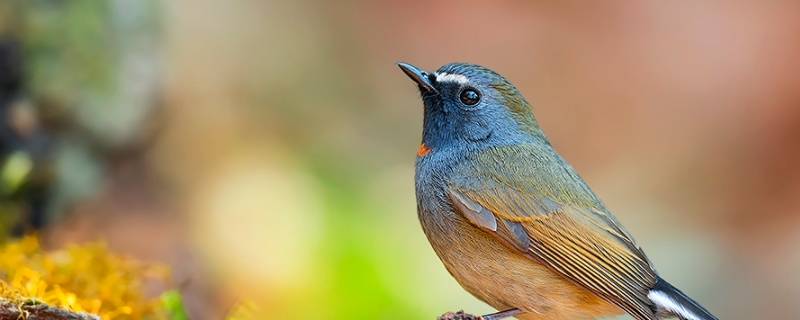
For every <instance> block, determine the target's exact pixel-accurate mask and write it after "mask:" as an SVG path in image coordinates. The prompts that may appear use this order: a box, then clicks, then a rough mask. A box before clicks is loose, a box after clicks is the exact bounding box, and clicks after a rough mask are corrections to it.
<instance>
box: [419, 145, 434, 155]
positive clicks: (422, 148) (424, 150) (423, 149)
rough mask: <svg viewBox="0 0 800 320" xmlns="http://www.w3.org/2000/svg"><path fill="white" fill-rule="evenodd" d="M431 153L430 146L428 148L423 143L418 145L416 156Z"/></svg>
mask: <svg viewBox="0 0 800 320" xmlns="http://www.w3.org/2000/svg"><path fill="white" fill-rule="evenodd" d="M429 153H431V148H428V146H426V145H425V144H424V143H421V144H420V145H419V150H417V157H420V158H422V157H424V156H427V155H428V154H429Z"/></svg>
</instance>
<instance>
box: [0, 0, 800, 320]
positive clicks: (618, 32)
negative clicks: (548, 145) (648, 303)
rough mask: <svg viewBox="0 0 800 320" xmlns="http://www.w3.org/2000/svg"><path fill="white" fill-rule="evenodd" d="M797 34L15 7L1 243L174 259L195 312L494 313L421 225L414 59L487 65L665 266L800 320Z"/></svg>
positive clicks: (403, 6)
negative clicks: (248, 305) (448, 266)
mask: <svg viewBox="0 0 800 320" xmlns="http://www.w3.org/2000/svg"><path fill="white" fill-rule="evenodd" d="M798 35H800V3H798V2H793V1H763V2H756V1H700V2H662V1H639V2H623V1H604V2H583V1H559V2H555V1H463V2H462V1H441V2H431V1H366V0H350V1H338V2H334V1H321V0H301V1H261V0H239V1H206V0H200V1H198V0H170V1H158V0H109V1H90V0H68V1H44V0H27V1H22V0H10V1H4V2H3V3H2V4H0V39H2V40H0V108H2V109H0V110H1V111H2V116H0V117H1V118H0V119H2V123H0V152H2V154H0V156H1V157H2V158H0V161H1V162H0V164H1V165H0V168H2V169H0V172H2V174H1V175H0V176H1V177H2V188H0V189H1V190H0V191H2V202H0V218H1V219H0V221H2V223H0V224H2V225H3V226H4V227H3V230H4V231H3V232H2V234H3V235H4V238H9V237H15V236H19V235H21V234H24V233H27V232H31V231H37V232H38V233H39V234H40V235H41V236H42V237H43V239H44V240H43V241H44V244H45V245H46V246H48V247H50V248H59V247H62V246H64V245H65V244H68V243H75V242H85V241H95V240H102V241H104V242H106V243H108V245H109V246H110V247H111V248H112V249H113V250H114V251H116V252H119V253H122V254H125V255H129V256H133V257H136V258H139V259H142V260H146V261H157V262H160V263H165V264H167V265H168V266H169V267H170V268H172V270H173V272H174V273H175V277H176V278H177V280H178V281H179V283H180V288H179V289H180V291H181V292H182V293H183V295H184V297H185V299H186V304H187V307H188V309H189V313H190V315H191V316H192V318H193V319H219V318H222V317H223V316H224V315H225V314H226V312H228V310H229V309H230V308H231V306H232V305H234V304H236V303H237V301H242V300H247V301H252V302H253V303H255V304H257V305H259V306H261V307H262V308H263V310H268V312H269V313H270V315H272V316H274V318H278V319H433V317H434V316H436V315H438V314H440V313H442V312H444V311H448V310H458V309H465V310H468V311H471V312H474V313H482V312H489V311H490V308H489V307H487V306H486V305H484V304H482V303H480V302H478V301H477V300H476V299H474V298H472V297H470V296H469V295H468V294H467V293H465V292H464V291H463V290H461V289H460V288H459V287H458V285H457V284H456V283H455V281H454V280H453V279H451V278H450V276H449V275H448V274H447V272H446V271H445V270H444V268H443V267H442V266H441V264H440V263H439V261H438V260H437V258H436V257H435V255H434V253H433V251H432V250H431V249H430V247H429V245H428V244H427V241H426V239H425V237H424V235H423V233H422V231H421V229H420V228H419V225H418V222H417V217H416V209H415V202H414V191H413V190H414V189H413V170H414V169H413V162H414V153H415V151H416V148H417V145H418V143H419V139H420V131H421V105H420V102H419V98H418V93H417V91H416V88H415V87H414V85H412V84H411V83H410V82H409V81H408V79H407V78H406V77H405V76H404V75H403V74H402V73H400V72H399V71H398V70H397V68H396V67H395V65H394V63H395V62H397V61H400V60H402V61H408V62H411V63H414V64H417V65H418V66H421V67H424V68H427V69H435V68H438V66H440V65H442V64H444V63H447V62H451V61H469V62H474V63H479V64H483V65H486V66H489V67H491V68H493V69H495V70H497V71H499V72H500V73H502V74H504V75H506V76H507V77H508V78H509V79H511V81H513V82H514V83H515V84H516V85H517V86H518V87H519V88H520V89H521V91H522V92H523V93H524V94H525V95H526V96H527V97H528V99H529V100H530V101H531V102H532V103H533V104H534V107H535V108H536V111H537V116H538V118H539V120H540V122H541V124H542V126H543V127H544V129H545V131H546V132H547V134H548V135H549V136H550V138H551V140H552V142H553V144H554V145H555V146H556V148H557V149H558V150H559V151H560V152H561V153H562V154H563V155H564V156H565V157H566V158H567V159H568V160H569V161H571V163H572V164H573V165H574V166H575V167H576V168H577V169H578V170H579V171H580V172H581V173H582V175H583V176H584V178H585V179H586V180H588V182H589V183H590V185H592V186H593V188H594V190H595V191H596V192H597V193H598V194H599V195H600V196H601V197H602V198H603V199H605V201H606V202H607V204H608V206H609V207H610V208H612V209H613V210H614V211H615V212H616V214H617V216H618V217H619V218H620V220H622V221H623V222H624V223H625V224H626V226H627V227H628V229H630V230H631V232H632V233H633V234H634V235H636V237H637V240H638V241H639V242H640V243H641V244H642V245H643V247H644V248H645V249H646V250H647V252H648V253H649V255H650V257H651V259H652V260H653V261H654V262H655V264H656V265H657V266H658V269H659V271H660V272H661V273H662V275H663V276H664V277H666V278H668V279H670V280H671V281H672V282H673V283H674V284H676V285H677V286H679V287H681V288H683V289H684V291H686V292H687V293H690V294H691V295H692V296H694V297H695V298H697V299H698V300H699V301H702V302H703V303H704V304H705V305H706V306H707V307H708V308H709V309H711V310H713V311H715V313H717V315H718V316H720V318H722V319H797V318H799V317H800V305H798V304H797V301H800V276H798V274H797V272H798V270H800V169H798V165H799V164H800V63H798V61H800V41H798ZM626 319H627V318H626Z"/></svg>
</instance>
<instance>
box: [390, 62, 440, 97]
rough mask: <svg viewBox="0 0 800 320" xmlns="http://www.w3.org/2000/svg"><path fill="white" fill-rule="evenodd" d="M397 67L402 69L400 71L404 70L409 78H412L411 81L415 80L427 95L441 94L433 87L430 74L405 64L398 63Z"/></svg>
mask: <svg viewBox="0 0 800 320" xmlns="http://www.w3.org/2000/svg"><path fill="white" fill-rule="evenodd" d="M397 66H398V67H400V70H403V72H404V73H405V74H406V75H407V76H408V77H409V78H411V80H414V82H416V83H417V84H418V85H419V87H420V90H423V91H424V92H427V93H434V94H439V91H436V88H434V87H433V83H432V82H431V79H430V74H428V73H427V72H425V71H423V70H422V69H420V68H417V67H415V66H413V65H411V64H408V63H404V62H400V63H398V64H397Z"/></svg>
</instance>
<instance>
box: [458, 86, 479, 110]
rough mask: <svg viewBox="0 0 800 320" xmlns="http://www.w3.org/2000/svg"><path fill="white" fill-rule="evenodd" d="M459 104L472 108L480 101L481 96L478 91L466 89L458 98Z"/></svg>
mask: <svg viewBox="0 0 800 320" xmlns="http://www.w3.org/2000/svg"><path fill="white" fill-rule="evenodd" d="M459 98H460V99H461V102H462V103H464V104H465V105H468V106H474V105H476V104H478V102H480V101H481V94H480V93H478V90H475V89H473V88H466V89H464V90H463V91H461V95H460V96H459Z"/></svg>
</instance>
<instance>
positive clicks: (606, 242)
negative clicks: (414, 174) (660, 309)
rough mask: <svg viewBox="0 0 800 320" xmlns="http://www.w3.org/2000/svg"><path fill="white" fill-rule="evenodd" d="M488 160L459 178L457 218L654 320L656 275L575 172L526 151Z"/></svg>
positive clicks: (471, 164) (454, 192) (453, 194)
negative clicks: (651, 292) (652, 294)
mask: <svg viewBox="0 0 800 320" xmlns="http://www.w3.org/2000/svg"><path fill="white" fill-rule="evenodd" d="M488 152H493V153H491V154H481V155H477V156H476V157H475V158H474V159H472V160H473V161H467V162H466V164H464V165H461V166H459V167H457V168H456V170H455V171H454V172H455V177H454V179H452V180H451V183H450V184H449V186H448V196H449V197H450V199H451V201H452V204H453V207H454V208H455V210H456V211H457V212H459V213H461V214H462V215H464V216H465V217H466V218H467V219H468V220H469V221H470V222H472V223H473V224H475V225H476V226H478V227H480V228H482V229H484V230H486V231H488V232H490V233H493V234H494V235H496V236H498V237H499V238H501V239H503V240H504V241H505V242H506V243H507V244H509V245H510V246H512V247H514V248H516V249H518V250H519V251H520V252H521V253H523V254H525V255H528V256H530V257H531V258H533V259H535V260H538V261H539V262H541V263H543V264H545V265H547V266H548V267H549V268H551V269H552V270H553V271H555V272H557V273H559V274H561V275H563V276H565V277H567V278H568V279H570V280H572V281H573V282H575V283H577V284H579V285H581V286H583V287H585V288H587V289H589V290H590V291H592V292H594V293H596V294H598V295H599V296H601V297H603V298H604V299H606V300H607V301H610V302H611V303H614V304H616V305H618V306H619V307H620V308H622V309H624V310H626V311H628V313H630V314H631V315H633V316H635V317H636V318H637V319H641V320H650V319H655V315H654V314H653V309H652V302H651V301H650V300H649V299H648V298H647V293H648V291H649V289H650V288H652V287H653V285H654V284H655V281H656V274H655V271H654V270H653V268H652V267H651V264H650V263H649V261H648V259H647V257H646V256H645V255H644V253H643V252H642V250H641V249H640V248H639V246H638V245H636V243H635V242H634V240H633V238H632V237H631V236H630V235H629V234H628V232H626V231H625V229H624V228H623V227H622V226H621V225H620V224H619V223H618V222H617V221H616V219H615V218H614V217H613V216H612V215H611V214H610V213H609V212H607V211H606V209H605V208H604V207H603V205H602V203H601V202H600V201H599V200H597V198H596V196H595V195H594V194H593V193H592V191H591V190H589V188H588V187H586V185H585V184H584V183H583V181H582V180H581V179H580V177H578V176H577V174H575V173H574V171H573V170H572V168H571V167H569V166H568V165H566V164H565V163H563V161H562V160H561V159H560V157H558V156H557V155H555V154H554V153H553V154H552V155H550V156H547V155H545V156H542V155H541V154H540V153H537V150H531V149H526V148H525V147H515V149H501V150H492V151H488ZM548 157H549V158H548ZM550 161H555V162H556V163H550Z"/></svg>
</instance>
